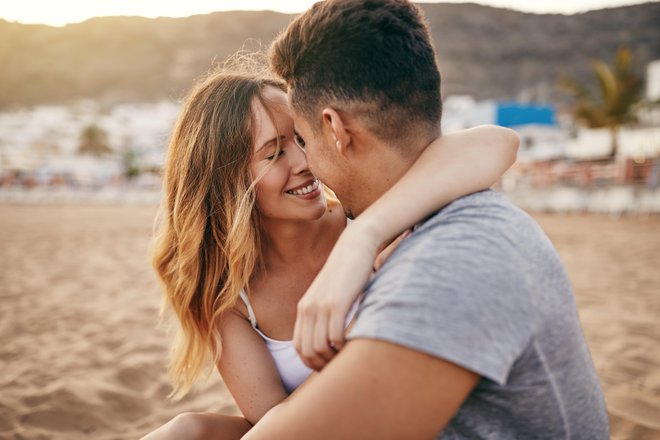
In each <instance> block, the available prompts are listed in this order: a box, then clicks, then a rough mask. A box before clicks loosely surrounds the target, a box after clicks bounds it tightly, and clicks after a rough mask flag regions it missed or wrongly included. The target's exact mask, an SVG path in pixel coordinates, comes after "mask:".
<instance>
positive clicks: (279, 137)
mask: <svg viewBox="0 0 660 440" xmlns="http://www.w3.org/2000/svg"><path fill="white" fill-rule="evenodd" d="M284 137H285V136H284V135H280V136H277V137H274V138H272V139H268V140H267V141H266V142H264V143H263V144H262V145H261V147H259V148H257V151H256V152H255V153H258V152H259V151H261V150H263V149H264V148H266V147H268V146H270V144H275V143H277V141H278V140H279V141H281V140H283V139H284Z"/></svg>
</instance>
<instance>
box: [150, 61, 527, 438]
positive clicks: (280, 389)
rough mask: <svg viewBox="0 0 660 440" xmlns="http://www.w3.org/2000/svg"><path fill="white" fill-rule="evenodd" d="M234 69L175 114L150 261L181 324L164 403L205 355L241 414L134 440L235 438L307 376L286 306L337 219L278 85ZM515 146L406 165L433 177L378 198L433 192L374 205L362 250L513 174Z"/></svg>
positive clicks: (493, 144)
mask: <svg viewBox="0 0 660 440" xmlns="http://www.w3.org/2000/svg"><path fill="white" fill-rule="evenodd" d="M241 70H243V69H241ZM241 70H237V69H233V70H228V69H225V70H223V71H220V72H217V73H213V74H211V75H210V76H209V77H208V78H206V79H205V80H203V81H201V82H200V83H199V84H197V85H196V86H195V87H194V88H193V89H192V91H191V93H190V94H189V96H188V98H187V100H186V102H185V104H184V106H183V109H182V111H181V115H180V116H179V119H178V121H177V124H176V126H175V130H174V133H173V136H172V140H171V142H170V145H169V150H168V156H167V162H166V166H165V176H164V193H165V194H164V201H163V203H162V206H161V213H160V218H161V223H160V225H159V228H158V231H157V236H156V247H155V252H154V257H153V262H154V267H155V269H156V271H157V272H158V275H159V277H160V278H161V280H162V282H163V284H164V288H165V307H166V308H170V309H171V310H173V311H174V312H175V314H176V316H177V318H178V321H179V324H180V332H179V335H178V338H177V340H176V342H175V344H174V347H173V352H172V362H171V365H170V373H171V376H172V379H173V384H174V390H173V392H172V396H174V397H181V396H183V395H184V394H185V393H187V392H188V391H189V390H190V387H191V386H192V384H193V382H194V381H195V380H196V379H197V378H198V376H199V375H200V374H201V373H202V371H203V369H204V367H205V365H206V361H207V359H208V357H209V356H210V358H211V359H212V360H213V362H214V363H215V365H216V366H217V368H218V370H219V371H220V373H221V375H222V377H223V380H224V382H225V383H226V385H227V387H228V388H229V390H230V392H231V393H232V395H233V397H234V399H235V400H236V403H237V404H238V406H239V408H240V409H241V411H242V413H243V416H244V417H228V416H223V415H218V414H210V413H202V414H183V415H180V416H178V417H176V418H175V419H173V420H172V421H171V422H169V423H168V424H166V425H164V426H163V427H161V428H159V429H158V430H156V431H154V432H152V433H151V434H149V435H147V436H146V437H145V439H149V440H153V439H160V438H179V439H180V438H211V436H212V435H213V436H216V437H218V438H223V439H224V438H240V436H241V435H243V434H244V433H245V432H247V431H248V430H249V429H250V427H251V426H252V425H253V424H255V423H257V422H258V420H259V419H260V418H261V417H262V416H263V415H264V414H265V413H266V412H267V411H268V410H269V409H270V408H272V407H273V406H275V405H277V404H278V403H280V402H281V401H282V400H284V399H285V398H286V397H287V396H288V394H289V393H291V392H292V391H293V390H294V389H295V388H296V387H297V386H299V385H300V384H301V383H302V382H303V381H304V380H306V378H307V377H308V376H309V375H310V373H311V370H310V369H309V368H307V367H306V366H305V365H304V364H303V363H302V361H301V360H300V359H299V358H298V356H297V354H296V352H295V349H294V347H293V343H292V341H291V339H292V336H293V332H294V323H295V320H296V307H297V303H298V300H299V299H300V298H301V297H302V296H303V294H304V293H305V291H306V289H307V288H308V287H309V286H310V284H311V283H312V281H313V280H314V277H315V276H316V275H317V274H318V273H319V271H320V270H321V267H322V266H323V264H324V263H325V261H326V259H327V258H328V255H329V254H330V251H331V250H332V248H333V245H334V244H335V242H336V241H337V239H338V238H339V236H340V235H341V234H342V231H343V230H344V228H345V227H346V224H347V220H346V218H345V216H344V213H343V210H342V209H341V206H340V205H339V204H338V202H337V201H336V200H334V199H333V198H331V197H330V196H328V195H326V193H325V191H324V188H323V185H322V183H321V182H319V181H318V180H317V179H316V178H315V177H314V176H313V174H312V173H311V172H310V170H309V169H308V166H307V160H306V157H305V153H304V149H303V148H301V147H304V140H303V139H301V138H300V137H299V136H298V135H297V133H296V131H295V128H294V125H293V120H292V118H291V115H290V113H289V109H288V106H287V101H286V94H285V92H284V88H283V85H282V84H281V83H280V82H279V81H277V80H275V79H272V78H269V77H268V76H267V75H266V74H262V73H250V72H247V73H246V72H242V71H241ZM517 144H518V139H517V136H516V135H515V134H514V133H512V132H511V131H510V130H507V129H503V128H499V127H482V128H477V129H472V130H467V131H465V132H462V133H460V134H452V135H448V136H443V137H442V138H439V139H438V140H436V141H434V142H433V144H431V145H430V146H429V147H428V148H427V149H426V150H425V152H424V153H423V154H422V156H421V157H420V158H419V160H418V163H419V164H424V163H426V164H428V163H433V164H434V166H433V167H432V168H433V170H431V169H430V167H428V166H417V164H416V165H415V166H413V168H412V169H411V171H410V172H409V173H408V174H407V175H406V176H404V179H402V180H401V182H400V183H399V184H397V185H395V187H394V188H392V190H391V191H390V193H392V194H397V193H398V194H404V193H405V190H406V188H408V189H409V188H415V189H418V188H419V187H421V186H422V185H423V186H424V187H425V188H433V191H430V193H431V194H427V196H426V197H425V198H424V199H423V200H421V201H420V200H417V201H415V202H414V206H411V202H410V201H406V200H395V199H396V197H395V198H394V199H393V198H392V197H383V198H381V199H380V200H379V201H377V202H376V203H375V204H374V205H373V206H374V207H375V208H374V209H370V210H368V211H366V212H365V213H364V214H363V215H361V216H360V221H363V220H369V215H372V214H370V212H373V213H377V214H378V215H380V213H383V212H384V213H387V214H388V215H387V216H382V217H380V218H378V220H379V228H378V231H377V233H373V234H370V235H369V237H368V240H364V241H363V242H362V243H365V242H367V241H368V243H369V244H370V245H373V247H374V248H380V247H381V245H382V244H383V243H385V242H386V241H387V240H389V239H391V238H392V237H394V236H396V235H397V234H399V233H400V232H401V231H402V230H403V229H405V228H406V227H409V226H412V225H413V224H414V223H415V222H417V221H419V220H421V219H422V218H424V217H425V216H426V215H428V214H430V213H431V212H433V211H435V210H436V209H438V208H439V207H441V206H443V205H445V204H447V203H449V202H450V201H451V200H454V199H456V198H457V197H460V196H462V195H465V194H468V193H471V192H474V191H477V190H481V189H486V188H487V187H489V186H490V185H491V184H493V183H494V182H495V181H496V180H497V179H498V178H499V176H500V175H501V174H502V173H503V172H504V171H505V170H506V169H507V168H508V167H509V166H510V165H511V164H512V163H513V161H514V160H515V154H516V149H517ZM443 163H449V164H450V166H449V167H448V168H445V167H444V166H443ZM448 183H449V184H448ZM390 193H388V194H390ZM406 203H407V204H406ZM402 207H404V209H402ZM365 216H366V217H365ZM363 217H365V219H363ZM401 225H404V226H403V227H402V226H401ZM348 246H350V244H348ZM367 263H368V264H366V266H365V267H366V268H367V269H366V270H365V271H362V270H361V271H360V272H366V273H356V274H355V279H356V280H358V281H356V283H359V285H357V286H355V288H354V289H353V290H355V291H357V290H358V289H359V288H360V287H361V285H362V284H361V283H363V280H365V279H366V277H368V275H369V272H370V270H371V268H372V266H373V264H374V261H373V259H372V261H369V262H367ZM354 299H355V298H353V300H354Z"/></svg>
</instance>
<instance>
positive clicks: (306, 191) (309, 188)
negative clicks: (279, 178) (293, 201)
mask: <svg viewBox="0 0 660 440" xmlns="http://www.w3.org/2000/svg"><path fill="white" fill-rule="evenodd" d="M318 187H319V181H318V180H315V181H314V183H311V184H309V185H307V186H305V187H303V188H298V189H294V190H291V191H287V193H289V194H294V195H297V196H304V195H305V194H309V193H311V192H312V191H314V190H315V189H316V188H318Z"/></svg>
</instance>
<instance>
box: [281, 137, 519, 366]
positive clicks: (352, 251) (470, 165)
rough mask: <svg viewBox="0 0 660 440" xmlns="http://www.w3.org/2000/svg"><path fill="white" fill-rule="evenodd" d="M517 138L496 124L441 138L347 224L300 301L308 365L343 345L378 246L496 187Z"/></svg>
mask: <svg viewBox="0 0 660 440" xmlns="http://www.w3.org/2000/svg"><path fill="white" fill-rule="evenodd" d="M519 143H520V140H519V138H518V135H517V134H516V133H515V132H514V131H513V130H509V129H507V128H503V127H498V126H493V125H490V126H480V127H475V128H472V129H469V130H464V131H460V132H457V133H452V134H448V135H445V136H441V137H440V138H438V139H436V140H435V141H434V142H433V143H431V144H430V145H429V146H428V147H427V148H426V150H425V151H424V152H423V153H422V155H421V156H420V157H419V159H418V160H417V161H416V162H415V163H414V164H413V166H412V167H411V168H410V170H409V171H408V172H407V173H406V174H405V175H404V176H403V177H402V178H401V179H400V180H399V181H398V182H397V183H396V184H395V185H394V186H393V187H392V188H390V190H389V191H387V192H386V193H385V194H384V195H383V196H382V197H381V198H379V199H378V200H377V201H376V202H374V203H373V204H372V205H371V206H369V208H367V209H366V210H365V211H364V212H363V213H362V214H361V215H360V216H359V217H358V218H357V219H356V220H355V221H354V222H352V223H351V225H349V226H348V227H347V228H346V229H345V230H344V232H343V233H342V235H341V236H340V238H339V240H338V241H337V243H336V245H335V247H334V248H333V250H332V252H331V253H330V256H329V257H328V260H327V261H326V263H325V265H324V266H323V269H322V270H321V272H319V274H318V275H317V277H316V279H315V280H314V282H313V283H312V285H311V286H310V288H309V289H308V290H307V293H305V296H304V297H303V298H302V299H301V300H300V302H299V303H298V317H297V322H296V327H295V331H294V343H295V346H296V349H297V350H298V353H299V354H300V356H301V358H302V359H303V362H304V363H305V364H306V365H308V366H309V367H310V368H314V369H317V370H319V369H321V368H323V366H325V365H326V364H327V362H328V361H329V360H330V359H331V358H332V357H333V356H334V354H335V353H336V351H337V350H339V349H340V348H341V346H342V344H343V340H344V320H345V316H346V313H348V309H349V308H350V306H351V305H352V303H353V302H354V301H355V298H357V296H358V294H359V293H360V292H361V291H362V289H363V288H364V286H365V285H366V283H367V281H368V279H369V276H370V274H371V271H372V268H373V263H374V260H375V259H376V256H377V254H378V252H379V251H380V250H381V249H382V248H383V247H385V246H386V245H387V244H388V243H389V242H390V241H391V240H392V239H393V238H394V237H396V236H397V235H398V234H400V233H401V232H402V231H403V230H405V229H406V228H409V227H411V226H412V225H414V224H415V223H417V222H419V221H421V220H422V219H424V218H425V217H427V216H428V215H430V214H432V213H433V212H435V211H436V210H438V209H439V208H441V207H442V206H444V205H446V204H448V203H450V202H452V201H453V200H455V199H457V198H459V197H462V196H464V195H467V194H471V193H473V192H476V191H480V190H484V189H487V188H489V187H490V186H491V185H493V184H494V183H495V182H496V181H497V180H498V179H499V178H500V177H501V175H502V174H503V173H504V172H505V171H506V170H507V169H508V168H509V167H510V166H511V165H512V164H513V163H514V162H515V159H516V153H517V151H518V145H519Z"/></svg>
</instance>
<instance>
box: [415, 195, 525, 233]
mask: <svg viewBox="0 0 660 440" xmlns="http://www.w3.org/2000/svg"><path fill="white" fill-rule="evenodd" d="M466 220H469V223H470V224H478V223H492V222H493V221H497V223H507V222H511V221H521V220H530V218H529V216H528V215H527V214H526V213H525V212H524V211H522V210H521V209H520V208H518V207H517V206H515V205H514V204H513V203H511V202H510V201H509V200H507V199H506V198H505V197H504V196H503V195H502V194H500V193H498V192H497V191H493V190H491V189H488V190H485V191H480V192H476V193H472V194H469V195H467V196H464V197H461V198H459V199H457V200H455V201H453V202H452V203H450V204H448V205H447V206H445V207H443V208H442V209H440V210H438V211H437V212H435V213H434V214H433V215H431V216H430V217H428V218H427V219H426V221H425V222H424V223H423V224H422V225H420V227H419V229H424V228H433V227H435V226H437V225H438V224H447V223H452V222H456V221H466Z"/></svg>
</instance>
